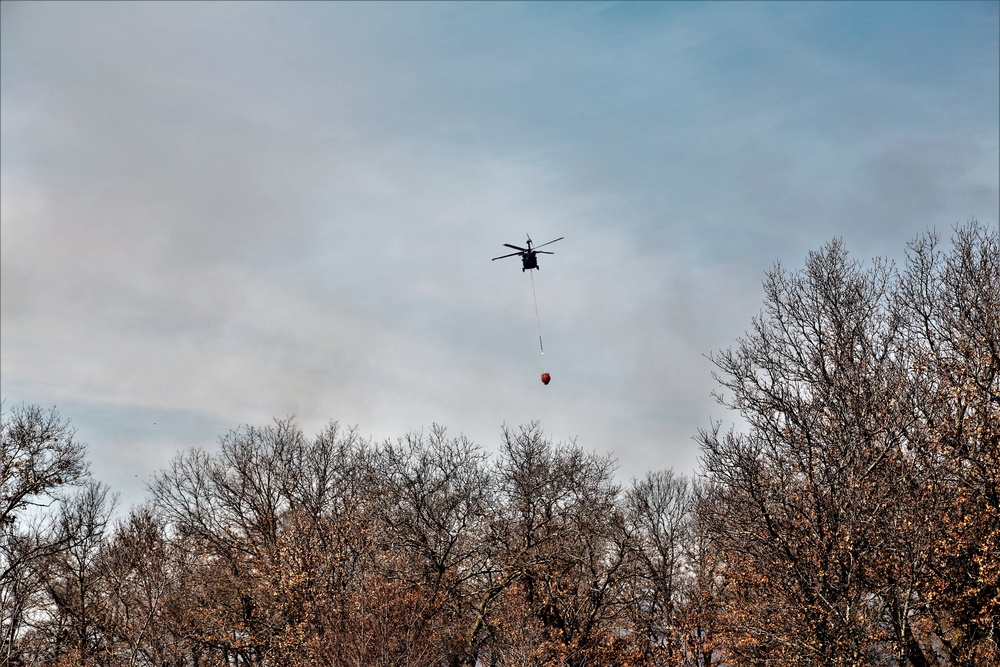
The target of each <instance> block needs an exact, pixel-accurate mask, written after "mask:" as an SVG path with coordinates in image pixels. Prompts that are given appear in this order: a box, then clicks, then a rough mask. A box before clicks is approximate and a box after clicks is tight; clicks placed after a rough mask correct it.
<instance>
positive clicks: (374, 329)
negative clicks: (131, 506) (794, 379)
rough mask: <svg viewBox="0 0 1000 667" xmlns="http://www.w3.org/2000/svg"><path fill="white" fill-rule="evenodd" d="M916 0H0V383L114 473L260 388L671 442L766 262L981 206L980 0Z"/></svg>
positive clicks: (734, 331)
mask: <svg viewBox="0 0 1000 667" xmlns="http://www.w3.org/2000/svg"><path fill="white" fill-rule="evenodd" d="M922 7H923V9H922V11H912V12H906V11H903V10H902V9H896V8H892V7H891V6H885V7H879V8H877V9H869V7H868V6H867V5H864V6H862V5H846V6H845V5H830V4H813V3H810V4H806V5H784V4H779V5H755V4H746V5H731V4H706V5H687V4H683V3H682V4H679V5H678V4H664V5H660V4H654V5H649V6H647V5H644V4H642V3H638V4H636V3H626V4H623V5H617V4H614V3H612V4H598V3H594V4H589V5H586V6H583V7H578V6H575V5H574V6H568V5H561V4H551V5H537V4H532V5H520V4H484V3H472V4H461V3H460V4H450V3H443V4H430V5H428V4H420V5H408V4H378V3H376V4H372V3H358V4H347V3H330V4H318V3H304V4H290V5H289V4H264V3H257V4H250V5H246V4H234V3H218V4H197V5H191V4H171V3H165V4H149V3H137V4H121V3H114V4H85V3H70V4H56V3H26V4H17V5H13V6H10V3H4V20H3V22H2V29H3V35H2V37H3V39H2V54H3V58H2V70H3V71H2V75H3V81H4V87H3V92H2V100H0V101H2V117H3V119H4V122H3V125H2V145H3V153H2V197H0V202H2V207H3V209H2V225H3V244H2V274H3V275H2V281H0V296H2V302H0V307H2V329H3V331H2V334H3V335H2V337H0V352H2V361H3V366H2V376H0V377H2V384H3V387H2V391H3V394H4V396H6V397H7V398H8V399H12V400H16V401H19V400H29V401H34V402H40V403H43V404H60V405H62V406H65V407H64V410H65V412H66V414H67V416H70V417H71V418H73V419H74V420H75V421H76V422H77V423H78V425H80V426H81V430H85V431H86V439H88V440H89V441H90V442H91V445H92V453H93V456H94V458H95V468H99V470H97V472H98V473H99V474H104V475H105V476H106V477H107V478H109V479H111V478H113V479H115V480H116V481H121V482H122V483H123V484H125V485H126V497H127V499H128V500H134V499H135V498H137V497H140V496H141V493H142V492H141V488H140V487H131V488H130V487H128V484H129V483H130V482H129V480H141V479H142V478H144V477H148V475H149V474H151V471H152V470H153V469H155V467H157V466H159V465H162V462H163V460H164V458H165V457H166V458H169V456H168V454H169V452H171V451H174V450H176V448H178V447H184V446H188V445H191V444H200V445H210V444H211V442H212V441H213V440H214V438H215V436H217V435H219V434H220V433H221V430H224V429H226V428H230V427H234V426H236V425H238V424H239V423H241V422H252V423H263V422H266V421H267V420H269V419H270V418H271V417H272V416H285V415H290V414H296V415H297V416H298V417H299V419H300V420H301V421H302V422H303V423H304V424H305V425H306V426H307V428H312V429H318V428H319V427H320V426H321V425H322V424H323V423H324V422H325V421H326V420H328V419H341V420H343V421H345V422H347V423H350V424H358V426H359V427H360V428H361V430H362V431H363V432H366V433H370V434H372V435H373V436H375V437H377V438H381V437H392V436H397V435H401V434H402V433H404V432H406V431H408V430H413V429H419V428H421V427H424V426H427V425H429V424H430V423H431V422H438V423H442V424H445V425H447V426H449V427H450V428H451V429H452V430H453V431H456V432H457V431H463V432H465V433H466V434H468V435H470V436H471V437H473V438H474V439H475V440H477V441H479V442H481V443H482V444H484V445H485V446H491V445H492V444H493V443H494V442H495V440H496V437H497V434H498V433H499V427H500V424H501V423H508V424H516V423H520V422H525V421H528V420H532V419H539V420H541V422H542V425H543V427H545V428H546V429H547V430H548V431H549V432H550V433H552V434H553V435H555V436H556V437H558V438H566V437H574V436H576V437H578V438H579V441H580V442H581V444H583V445H585V446H587V447H591V448H594V449H598V450H602V451H606V450H613V451H614V452H615V453H616V455H617V456H619V458H620V460H621V466H622V471H621V472H622V475H623V476H628V475H633V474H635V475H640V474H642V472H643V471H644V470H645V469H647V468H650V467H652V468H660V467H670V466H673V467H677V468H679V469H682V470H689V469H691V468H692V467H693V466H694V465H695V459H696V456H697V449H696V446H695V445H694V443H693V442H692V441H691V436H693V435H694V433H695V431H696V430H697V428H699V427H704V426H707V425H708V423H709V419H710V418H712V417H715V418H722V417H725V418H727V419H729V418H731V416H727V415H724V414H723V413H722V411H721V410H720V409H719V408H718V407H717V406H715V405H714V403H713V401H712V399H711V397H710V396H709V392H710V391H711V388H712V380H711V377H710V372H711V367H710V364H709V362H708V361H707V360H706V359H705V357H704V355H705V354H707V353H709V352H711V351H713V350H715V349H718V348H719V347H725V346H728V345H729V344H730V343H731V342H732V341H733V340H734V339H735V338H736V337H737V336H738V335H739V334H740V333H742V331H743V330H744V329H745V328H746V327H747V326H748V325H749V321H750V317H751V316H752V315H754V314H756V313H757V312H758V310H759V308H760V299H761V290H760V280H761V278H762V277H763V273H764V271H765V270H766V269H767V268H768V267H769V266H770V265H771V264H772V263H773V262H775V261H776V260H781V261H782V262H783V263H784V264H785V265H787V266H797V265H799V264H801V262H802V260H803V258H804V256H805V253H806V252H807V251H808V250H809V249H815V248H817V247H819V246H820V245H822V244H823V243H824V242H826V241H827V240H829V239H830V238H831V237H833V236H843V237H844V238H845V241H846V242H847V245H848V247H849V248H851V249H852V251H853V252H854V254H855V255H857V256H861V257H868V256H872V255H880V254H893V253H895V254H897V256H898V254H899V253H901V250H902V248H903V245H904V244H905V242H906V241H907V240H908V239H910V238H912V237H913V236H914V235H916V234H918V233H920V232H921V231H923V230H924V229H926V228H928V227H933V226H937V227H938V228H945V227H947V226H948V225H950V224H952V223H954V222H957V221H961V220H966V219H968V218H969V217H972V216H977V217H979V218H980V219H981V220H984V221H986V222H990V221H992V222H993V224H995V221H996V218H997V215H998V212H997V209H998V206H1000V205H998V201H1000V195H998V180H1000V178H998V175H997V162H998V158H997V155H998V139H997V136H998V132H997V125H996V117H997V115H998V109H997V106H998V103H997V95H996V90H997V79H998V72H997V69H998V67H997V63H996V62H995V59H992V60H991V59H989V58H986V59H984V58H983V57H982V55H981V54H982V52H983V51H984V50H985V51H987V52H991V53H994V54H995V53H996V50H997V37H996V31H995V30H993V31H991V30H987V29H986V27H988V26H989V25H990V24H989V21H985V22H984V20H983V18H984V17H983V16H982V15H983V13H984V12H985V14H986V16H985V18H986V19H989V20H992V21H994V23H995V15H996V10H995V7H994V8H992V9H989V10H988V11H986V10H984V7H983V6H981V5H969V4H957V5H951V4H949V5H929V6H922ZM983 26H985V27H983ZM931 38H933V39H931ZM929 45H930V46H929ZM990 49H992V51H990ZM525 233H530V234H531V235H532V238H534V239H535V240H536V241H538V242H544V241H547V240H549V239H551V238H555V237H557V236H565V237H566V239H565V240H564V241H561V242H560V243H559V244H557V245H555V246H553V247H552V250H554V251H555V252H556V253H557V254H556V255H554V256H546V257H543V258H542V270H541V271H540V272H538V274H537V275H536V276H535V280H536V288H537V293H538V300H539V310H540V314H541V323H542V329H543V335H544V338H545V343H546V347H545V349H546V354H545V355H544V357H542V356H541V355H540V354H539V350H538V346H537V332H536V329H535V327H536V324H535V318H534V309H533V305H532V300H531V285H530V282H529V279H528V276H527V275H525V274H522V273H521V271H520V270H519V266H518V263H517V260H516V258H512V259H509V260H503V261H498V262H490V261H489V259H490V257H493V256H495V255H498V254H500V253H501V252H502V251H503V247H502V245H501V244H503V243H518V242H520V241H522V240H523V238H524V234H525ZM542 370H548V371H549V372H551V373H552V374H553V383H552V384H551V385H550V386H548V387H543V386H542V385H541V383H540V382H539V381H538V375H539V373H540V372H541V371H542ZM74 412H76V414H73V413H74ZM153 422H156V423H157V425H158V428H157V429H151V428H149V426H148V425H149V424H151V423H153ZM160 426H166V428H159V427H160ZM171 429H172V430H171ZM117 452H127V453H126V454H124V455H122V456H118V455H117Z"/></svg>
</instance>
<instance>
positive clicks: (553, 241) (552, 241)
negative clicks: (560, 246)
mask: <svg viewBox="0 0 1000 667" xmlns="http://www.w3.org/2000/svg"><path fill="white" fill-rule="evenodd" d="M564 238H566V237H565V236H560V237H559V238H557V239H552V240H551V241H549V242H548V243H543V244H542V245H548V244H549V243H555V242H556V241H562V240H563V239H564ZM542 245H536V246H535V247H536V248H541V247H542Z"/></svg>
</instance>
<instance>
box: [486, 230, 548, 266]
mask: <svg viewBox="0 0 1000 667" xmlns="http://www.w3.org/2000/svg"><path fill="white" fill-rule="evenodd" d="M564 238H566V237H565V236H560V237H559V238H557V239H553V240H552V241H548V242H546V243H543V244H542V245H539V246H535V247H534V248H532V247H531V237H530V236H529V237H528V247H527V248H522V247H520V246H516V245H511V244H509V243H504V245H505V246H507V247H508V248H513V249H514V250H517V252H512V253H510V254H509V255H500V256H499V257H494V258H493V259H492V260H490V261H493V262H495V261H497V260H498V259H503V258H504V257H513V256H514V255H520V256H521V273H524V272H525V271H527V270H528V269H537V268H538V257H537V255H554V254H555V253H554V252H549V251H548V250H538V248H541V247H542V246H547V245H548V244H549V243H555V242H556V241H562V240H563V239H564ZM539 270H540V269H539Z"/></svg>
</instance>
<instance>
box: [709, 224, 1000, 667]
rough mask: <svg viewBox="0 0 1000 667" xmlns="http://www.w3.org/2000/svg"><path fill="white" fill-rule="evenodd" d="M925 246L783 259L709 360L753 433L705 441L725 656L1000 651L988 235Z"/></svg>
mask: <svg viewBox="0 0 1000 667" xmlns="http://www.w3.org/2000/svg"><path fill="white" fill-rule="evenodd" d="M934 243H935V240H934V238H933V237H929V238H928V239H924V240H918V241H917V242H915V243H914V244H913V245H912V246H911V256H910V259H909V261H908V265H907V271H906V272H905V273H904V274H903V276H902V277H901V276H900V275H899V274H898V273H897V272H896V270H895V269H894V267H891V266H889V265H887V264H885V263H884V262H878V261H876V262H875V263H874V264H873V265H872V266H871V267H870V268H867V269H865V268H863V267H862V266H861V265H860V264H858V263H856V262H851V261H849V260H848V258H847V253H846V251H845V250H844V249H843V246H842V244H841V243H840V242H839V241H833V242H832V243H830V244H829V245H827V246H826V247H825V248H824V249H823V250H822V251H820V252H817V253H811V254H810V256H809V258H808V260H807V263H806V267H805V269H804V270H802V271H800V272H797V273H793V274H789V273H787V272H785V271H783V270H782V269H781V268H780V267H777V268H775V269H774V270H773V271H771V272H770V273H769V274H768V277H767V280H766V281H765V292H766V302H765V310H764V312H763V313H762V315H761V316H760V317H758V318H755V320H754V322H753V329H752V331H751V332H750V333H749V334H747V335H746V336H745V337H744V338H741V339H740V340H739V341H738V342H737V344H736V346H735V347H734V348H732V349H730V350H727V351H723V352H721V353H720V354H718V355H715V356H714V357H713V361H714V362H715V363H716V365H717V366H718V368H719V375H718V379H719V382H720V385H721V386H722V389H723V390H724V391H725V392H727V393H725V394H720V400H721V401H722V402H723V403H724V404H725V405H727V406H728V407H730V408H732V409H734V410H736V411H738V412H739V413H740V414H741V416H742V417H743V418H744V420H745V421H746V423H747V425H748V426H747V428H746V429H745V430H744V431H742V432H738V431H736V430H730V431H728V432H722V431H721V429H719V428H718V427H716V428H713V429H711V430H710V431H708V432H704V433H702V434H701V436H700V441H701V443H702V447H703V451H704V462H705V469H706V472H707V474H708V475H709V479H710V482H711V485H710V487H709V488H710V489H711V493H710V494H709V497H708V498H707V502H705V503H704V504H703V505H702V509H701V510H700V512H699V513H700V514H701V515H702V519H703V520H704V521H705V522H706V525H707V526H708V528H709V531H710V534H711V537H712V540H713V548H714V549H715V550H716V553H717V554H718V555H719V557H720V558H721V559H722V561H721V565H722V566H723V568H724V570H723V571H724V573H725V578H726V580H727V582H728V585H727V586H726V591H725V614H726V623H725V627H727V628H728V635H729V636H728V638H727V644H728V645H727V651H728V655H729V658H728V659H731V660H732V661H733V662H735V663H737V664H741V663H746V664H755V663H756V662H759V661H766V662H768V664H796V665H802V664H817V665H819V664H822V665H837V664H844V665H847V664H850V665H855V664H864V663H872V664H875V663H884V662H886V661H892V662H894V663H895V664H906V665H914V666H916V667H921V666H923V665H929V664H934V663H936V662H938V661H939V660H946V661H947V662H948V663H949V664H974V663H976V661H977V660H979V661H981V660H982V659H984V656H987V657H988V658H989V659H993V657H995V655H996V653H995V645H996V632H997V631H996V627H997V621H996V619H997V613H996V604H997V600H998V597H997V595H996V591H997V588H996V582H997V573H996V568H994V567H993V566H992V565H986V563H992V562H994V561H995V560H996V559H995V558H994V557H993V555H990V554H994V555H995V546H996V544H997V537H998V536H997V530H998V529H997V526H998V525H1000V523H998V522H997V520H996V517H997V511H996V503H995V499H996V488H997V485H996V483H997V473H996V471H997V469H998V466H997V463H998V461H997V459H996V457H997V451H998V446H997V412H998V410H997V403H998V400H997V396H998V394H1000V392H998V391H997V378H998V372H997V368H998V366H1000V362H998V358H997V349H998V347H1000V343H998V338H1000V324H998V319H997V318H998V313H1000V298H998V293H1000V288H998V284H1000V276H998V269H997V267H998V264H997V262H998V260H997V256H998V252H997V240H996V238H995V237H991V236H990V234H989V233H988V232H987V231H986V230H984V229H982V228H981V227H979V226H977V225H976V224H975V223H973V224H972V225H970V226H969V227H967V228H964V229H959V230H958V231H957V233H956V240H955V246H954V249H953V252H952V254H951V255H950V256H948V257H946V258H943V257H942V256H940V255H938V254H936V253H935V251H934ZM991 494H992V495H991ZM946 591H947V592H946ZM969 660H971V661H972V662H968V661H969Z"/></svg>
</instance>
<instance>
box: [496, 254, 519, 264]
mask: <svg viewBox="0 0 1000 667" xmlns="http://www.w3.org/2000/svg"><path fill="white" fill-rule="evenodd" d="M520 254H521V253H519V252H512V253H510V254H509V255H500V256H499V257H494V258H493V259H491V260H490V261H491V262H495V261H497V260H498V259H503V258H504V257H513V256H514V255H520Z"/></svg>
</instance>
